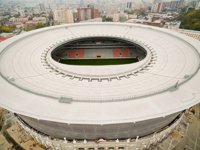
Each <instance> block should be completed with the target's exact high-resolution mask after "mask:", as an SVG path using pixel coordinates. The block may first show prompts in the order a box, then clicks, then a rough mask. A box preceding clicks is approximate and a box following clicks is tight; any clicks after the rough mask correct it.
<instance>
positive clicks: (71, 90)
mask: <svg viewBox="0 0 200 150" xmlns="http://www.w3.org/2000/svg"><path fill="white" fill-rule="evenodd" d="M199 54H200V43H199V41H197V40H195V39H193V38H191V37H188V36H186V35H183V34H180V33H178V32H174V31H171V30H167V29H162V28H156V27H149V26H144V25H134V24H126V23H80V24H69V25H60V26H54V27H49V28H44V29H39V30H34V31H31V32H27V33H24V34H21V35H19V36H16V37H13V38H11V39H8V40H6V41H5V42H2V43H0V89H1V94H0V106H2V107H3V108H5V109H7V110H9V111H11V112H13V113H15V114H16V115H17V117H18V119H19V120H20V121H21V122H23V123H25V124H26V125H27V126H29V127H30V128H32V129H34V130H36V131H38V132H40V133H41V134H45V135H48V136H51V137H54V138H60V139H63V138H66V139H69V140H73V139H87V140H96V139H99V138H103V139H106V140H109V139H127V138H135V137H138V136H139V137H143V136H146V135H149V134H152V133H154V132H157V131H160V130H162V129H163V128H165V127H166V126H168V125H170V124H171V123H173V121H174V120H176V119H177V118H179V116H180V114H181V113H182V112H183V111H184V110H186V109H188V108H190V107H191V106H193V105H195V104H198V103H199V102H200V84H199V81H200V73H199V67H200V59H199V57H200V55H199Z"/></svg>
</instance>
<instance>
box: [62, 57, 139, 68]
mask: <svg viewBox="0 0 200 150" xmlns="http://www.w3.org/2000/svg"><path fill="white" fill-rule="evenodd" d="M135 62H138V59H137V58H111V59H102V58H100V59H61V60H60V63H62V64H68V65H88V66H89V65H90V66H98V65H120V64H131V63H135Z"/></svg>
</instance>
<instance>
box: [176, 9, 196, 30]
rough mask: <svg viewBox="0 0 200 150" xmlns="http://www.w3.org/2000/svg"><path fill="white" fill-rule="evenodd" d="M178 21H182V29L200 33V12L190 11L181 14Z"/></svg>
mask: <svg viewBox="0 0 200 150" xmlns="http://www.w3.org/2000/svg"><path fill="white" fill-rule="evenodd" d="M178 19H179V20H180V21H181V26H180V27H181V28H182V29H190V30H198V31H200V10H189V11H188V12H187V13H183V14H181V15H180V16H179V18H178Z"/></svg>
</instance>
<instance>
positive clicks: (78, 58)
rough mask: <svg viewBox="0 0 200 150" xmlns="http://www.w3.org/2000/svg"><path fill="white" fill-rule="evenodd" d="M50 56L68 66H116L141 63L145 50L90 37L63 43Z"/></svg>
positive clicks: (111, 40) (106, 38)
mask: <svg viewBox="0 0 200 150" xmlns="http://www.w3.org/2000/svg"><path fill="white" fill-rule="evenodd" d="M51 56H52V58H53V59H54V60H56V61H57V62H60V63H63V64H69V65H118V64H130V63H136V62H138V61H141V60H142V59H144V58H145V56H146V50H145V49H144V48H143V47H141V46H140V45H138V44H136V43H133V42H130V41H126V40H122V39H119V38H111V37H90V38H81V39H76V40H73V41H70V42H67V43H64V44H62V45H60V46H59V47H57V48H56V49H54V50H53V51H52V53H51Z"/></svg>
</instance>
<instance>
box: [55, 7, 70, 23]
mask: <svg viewBox="0 0 200 150" xmlns="http://www.w3.org/2000/svg"><path fill="white" fill-rule="evenodd" d="M54 21H55V23H57V24H60V23H73V22H74V18H73V14H72V11H71V10H69V9H57V10H55V11H54Z"/></svg>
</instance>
